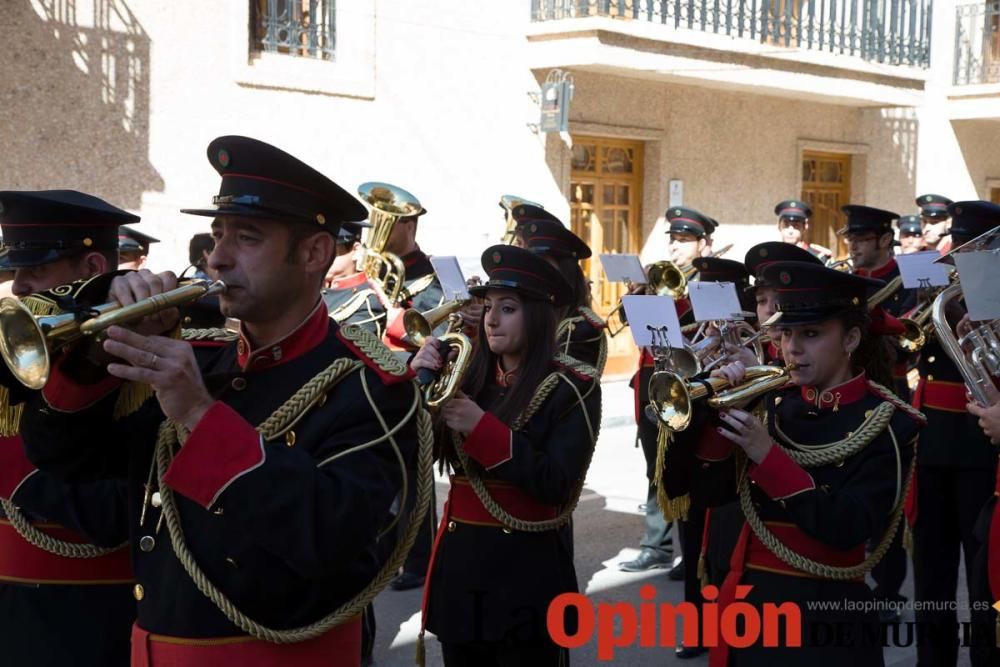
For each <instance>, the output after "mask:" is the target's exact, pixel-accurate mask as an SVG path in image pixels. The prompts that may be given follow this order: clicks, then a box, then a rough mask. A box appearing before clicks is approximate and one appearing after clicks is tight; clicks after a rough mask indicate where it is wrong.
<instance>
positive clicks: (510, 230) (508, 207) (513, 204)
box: [500, 195, 545, 244]
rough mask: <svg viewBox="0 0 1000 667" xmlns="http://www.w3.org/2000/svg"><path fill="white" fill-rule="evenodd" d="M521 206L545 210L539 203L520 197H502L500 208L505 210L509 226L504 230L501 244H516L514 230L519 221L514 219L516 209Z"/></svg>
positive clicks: (505, 217) (506, 221)
mask: <svg viewBox="0 0 1000 667" xmlns="http://www.w3.org/2000/svg"><path fill="white" fill-rule="evenodd" d="M521 204H528V205H529V206H537V207H538V208H545V207H544V206H542V205H541V204H539V203H537V202H533V201H531V200H529V199H525V198H524V197H520V196H518V195H503V196H502V197H500V208H502V209H503V210H504V222H505V223H506V225H507V226H506V228H505V230H504V233H503V240H502V241H501V243H506V244H511V243H513V242H514V230H515V229H517V220H515V219H514V209H515V208H517V207H518V206H520V205H521Z"/></svg>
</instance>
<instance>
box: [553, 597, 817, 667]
mask: <svg viewBox="0 0 1000 667" xmlns="http://www.w3.org/2000/svg"><path fill="white" fill-rule="evenodd" d="M751 590H753V586H737V587H736V592H735V600H734V601H733V602H730V603H729V604H727V605H726V607H725V609H723V610H722V612H721V614H720V613H719V604H718V602H717V600H718V598H719V589H718V587H716V586H705V587H704V588H703V589H702V596H703V597H704V598H705V603H704V604H703V605H701V610H700V614H699V609H698V607H696V606H695V605H694V604H692V603H690V602H681V603H677V604H675V603H671V602H664V603H660V604H657V603H656V602H655V600H656V588H654V587H653V585H652V584H646V585H644V586H643V587H642V588H640V589H639V597H640V598H641V599H642V602H640V603H639V605H638V608H637V607H636V605H634V604H632V603H629V602H599V603H597V604H596V605H595V604H594V603H593V602H592V601H591V600H590V598H588V597H587V596H586V595H583V594H582V593H563V594H562V595H559V596H558V597H556V598H555V599H554V600H553V601H552V602H551V604H549V609H548V613H547V614H546V619H545V622H546V627H547V628H548V632H549V636H550V637H551V638H552V641H554V642H555V643H556V644H558V645H559V646H562V647H564V648H579V647H581V646H583V645H584V644H587V643H589V642H591V641H593V639H594V635H595V633H596V635H597V657H598V659H600V660H613V659H614V655H615V649H618V648H622V647H625V646H632V645H634V644H635V642H636V640H637V639H638V642H639V646H641V647H643V648H655V647H664V648H666V647H671V648H672V647H674V646H676V645H677V629H676V628H677V620H678V619H682V620H683V622H684V636H683V640H684V646H688V647H694V646H702V647H705V648H713V647H716V646H719V645H720V643H721V644H723V645H726V646H730V647H732V648H746V647H748V646H751V645H753V644H756V643H758V642H760V643H762V644H763V645H764V646H767V647H776V646H789V647H793V646H795V647H797V646H802V610H801V609H799V606H798V605H797V604H795V603H794V602H783V603H781V604H775V603H771V602H765V603H763V604H762V605H760V606H759V607H757V606H754V605H752V604H750V603H749V602H745V601H744V600H745V599H746V597H747V596H748V595H749V594H750V591H751ZM570 609H575V610H576V615H577V618H578V623H577V627H576V630H575V632H573V634H570V633H569V632H568V631H567V629H566V612H567V611H569V610H570ZM699 615H700V617H701V618H700V621H701V623H700V625H701V637H699V636H698V626H699ZM782 628H783V629H784V636H781V629H782Z"/></svg>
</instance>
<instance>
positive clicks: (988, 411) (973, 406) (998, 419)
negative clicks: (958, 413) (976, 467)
mask: <svg viewBox="0 0 1000 667" xmlns="http://www.w3.org/2000/svg"><path fill="white" fill-rule="evenodd" d="M965 407H966V409H967V410H968V411H969V414H971V415H973V416H974V417H978V418H979V428H981V429H983V433H985V434H986V437H987V438H989V439H990V442H991V443H993V444H994V445H1000V403H996V404H994V405H991V406H990V407H988V408H984V407H982V406H981V405H979V404H978V403H973V402H971V401H970V402H969V404H968V405H966V406H965Z"/></svg>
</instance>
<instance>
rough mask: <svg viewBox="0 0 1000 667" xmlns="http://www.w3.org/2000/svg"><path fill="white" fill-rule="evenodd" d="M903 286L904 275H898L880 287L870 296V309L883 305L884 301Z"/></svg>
mask: <svg viewBox="0 0 1000 667" xmlns="http://www.w3.org/2000/svg"><path fill="white" fill-rule="evenodd" d="M902 286H903V276H896V277H895V278H893V279H892V280H890V281H889V282H887V283H886V284H885V285H883V286H882V287H880V288H879V290H878V291H877V292H875V293H874V294H872V295H871V296H870V297H868V304H867V305H868V310H874V309H875V308H876V307H877V306H879V305H881V304H882V302H883V301H885V300H886V299H888V298H889V297H890V296H892V295H893V294H895V293H896V292H898V291H899V288H900V287H902Z"/></svg>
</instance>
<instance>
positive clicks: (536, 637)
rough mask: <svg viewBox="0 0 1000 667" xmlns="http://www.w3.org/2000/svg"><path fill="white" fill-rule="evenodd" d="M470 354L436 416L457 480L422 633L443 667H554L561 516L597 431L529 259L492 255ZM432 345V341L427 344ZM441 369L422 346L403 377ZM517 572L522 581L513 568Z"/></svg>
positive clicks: (556, 288)
mask: <svg viewBox="0 0 1000 667" xmlns="http://www.w3.org/2000/svg"><path fill="white" fill-rule="evenodd" d="M482 263H483V266H484V268H485V269H486V272H487V274H488V275H489V281H488V282H487V283H486V284H485V285H482V286H479V287H474V288H472V289H471V290H470V291H471V292H472V293H473V294H474V295H475V296H479V297H482V298H483V299H484V313H483V319H482V322H481V324H480V331H479V337H478V338H479V341H480V344H479V346H478V347H477V349H476V351H475V353H474V355H473V360H472V362H471V365H470V368H469V372H468V374H467V377H466V381H465V383H464V387H463V388H464V392H465V393H459V394H457V395H456V396H455V397H454V398H452V399H451V400H450V401H449V402H447V403H445V404H444V405H443V406H442V408H441V418H442V419H443V421H444V423H445V424H446V425H447V427H448V428H449V429H450V431H451V434H452V435H453V437H452V438H450V439H449V438H446V439H445V442H446V445H448V446H446V447H445V448H444V451H443V452H442V456H443V457H444V459H445V460H446V461H447V462H448V464H449V465H450V466H451V467H452V468H453V469H454V470H455V471H456V474H455V475H454V476H453V477H452V484H451V490H450V492H449V496H448V504H447V506H446V508H447V509H446V511H445V516H444V517H443V519H442V522H441V527H440V529H439V532H438V537H437V540H436V545H435V550H434V555H433V556H432V559H431V565H430V568H429V570H428V577H427V588H426V592H425V598H424V600H425V605H424V614H425V619H426V627H427V628H428V629H430V630H431V631H432V632H434V633H435V634H436V635H437V637H438V639H439V640H440V642H441V644H442V652H443V655H444V662H445V665H449V666H453V665H476V666H477V667H478V666H480V665H513V664H518V665H557V664H565V663H560V660H561V659H563V658H565V656H564V655H563V650H562V649H560V648H559V647H558V646H556V645H555V644H554V643H553V642H552V640H551V639H550V638H549V636H548V634H547V632H546V611H547V608H548V605H549V603H550V602H551V601H552V600H553V599H554V598H555V597H556V596H557V595H559V594H561V593H566V592H574V591H576V590H577V586H576V572H575V570H574V568H573V557H572V553H573V545H572V533H571V530H570V525H569V521H570V517H571V514H572V510H573V508H574V506H575V504H576V501H577V499H578V498H579V492H580V490H581V488H582V484H583V479H584V477H585V475H586V472H587V466H588V465H589V462H590V457H591V455H592V453H593V447H594V443H595V439H596V436H597V430H598V428H599V421H600V400H601V398H600V385H599V384H598V383H597V381H596V379H595V377H594V376H595V374H596V373H595V371H594V369H593V368H591V367H588V366H586V365H584V364H581V363H579V362H576V361H574V360H572V359H570V358H568V357H566V356H564V355H560V354H558V353H557V351H556V339H555V328H556V321H557V309H558V308H559V307H561V306H563V305H564V304H566V303H567V302H568V298H569V293H570V290H569V286H568V285H567V284H566V282H565V281H564V280H563V279H562V277H561V276H560V275H559V273H558V271H557V270H556V269H555V268H553V267H552V266H550V265H549V264H548V263H547V262H545V261H544V260H543V259H542V258H540V257H538V256H537V255H535V254H534V253H532V252H530V251H528V250H525V249H522V248H517V247H514V246H493V247H492V248H489V249H487V250H486V252H484V253H483V257H482ZM430 340H433V339H430ZM441 365H442V359H441V355H440V354H439V353H438V350H437V349H436V346H435V344H425V345H424V346H423V347H422V348H421V349H420V351H419V352H418V353H417V355H416V356H415V357H414V358H413V361H412V362H411V367H412V368H413V369H414V370H420V369H431V370H437V369H439V368H440V367H441ZM523 562H528V563H531V566H530V567H528V568H522V567H516V566H515V564H516V563H523Z"/></svg>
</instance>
